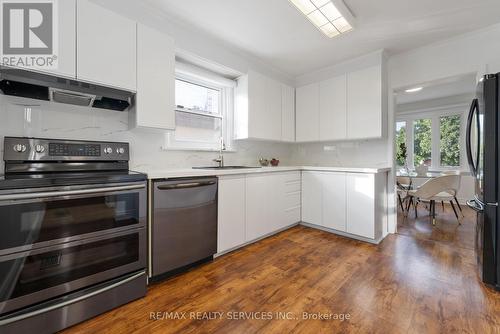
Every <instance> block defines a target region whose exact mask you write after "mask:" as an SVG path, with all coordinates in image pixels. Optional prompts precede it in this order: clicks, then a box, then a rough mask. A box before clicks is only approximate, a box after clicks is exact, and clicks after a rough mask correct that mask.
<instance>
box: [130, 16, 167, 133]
mask: <svg viewBox="0 0 500 334" xmlns="http://www.w3.org/2000/svg"><path fill="white" fill-rule="evenodd" d="M135 126H136V127H146V128H157V129H164V130H172V129H175V49H174V40H173V39H172V38H170V37H169V36H167V35H165V34H163V33H161V32H159V31H157V30H155V29H152V28H149V27H147V26H144V25H142V24H137V94H136V103H135Z"/></svg>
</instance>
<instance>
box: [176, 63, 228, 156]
mask: <svg viewBox="0 0 500 334" xmlns="http://www.w3.org/2000/svg"><path fill="white" fill-rule="evenodd" d="M234 85H235V82H234V81H233V80H230V79H227V78H225V77H222V76H219V75H217V74H215V73H211V72H209V71H203V70H199V69H198V68H196V67H192V68H190V67H188V66H186V65H182V66H178V68H177V69H176V79H175V104H176V107H175V124H176V127H175V130H174V131H169V132H167V135H166V148H167V149H174V150H202V151H212V150H219V149H220V147H221V145H222V146H223V147H224V149H226V150H228V149H231V146H232V145H231V138H232V131H233V130H232V128H233V126H232V120H233V105H234V104H233V99H234V97H233V89H234Z"/></svg>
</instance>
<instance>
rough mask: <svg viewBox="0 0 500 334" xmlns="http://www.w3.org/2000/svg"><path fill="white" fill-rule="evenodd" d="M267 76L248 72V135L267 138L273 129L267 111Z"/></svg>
mask: <svg viewBox="0 0 500 334" xmlns="http://www.w3.org/2000/svg"><path fill="white" fill-rule="evenodd" d="M267 96H268V92H267V78H266V77H265V76H264V75H262V74H260V73H257V72H253V71H250V72H249V73H248V137H250V138H259V139H265V138H266V136H267V135H268V134H269V133H270V132H271V131H272V126H271V124H270V123H269V121H268V115H267V114H266V113H267V108H268V107H267Z"/></svg>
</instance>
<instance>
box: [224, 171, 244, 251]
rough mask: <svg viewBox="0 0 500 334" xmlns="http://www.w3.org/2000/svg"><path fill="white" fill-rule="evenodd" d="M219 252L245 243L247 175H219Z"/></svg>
mask: <svg viewBox="0 0 500 334" xmlns="http://www.w3.org/2000/svg"><path fill="white" fill-rule="evenodd" d="M218 194H219V195H218V196H219V198H218V218H217V219H218V231H217V252H218V253H221V252H225V251H227V250H229V249H231V248H235V247H237V246H239V245H242V244H244V243H245V175H236V176H221V177H219V190H218Z"/></svg>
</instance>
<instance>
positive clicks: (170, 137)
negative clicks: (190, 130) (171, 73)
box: [163, 66, 234, 152]
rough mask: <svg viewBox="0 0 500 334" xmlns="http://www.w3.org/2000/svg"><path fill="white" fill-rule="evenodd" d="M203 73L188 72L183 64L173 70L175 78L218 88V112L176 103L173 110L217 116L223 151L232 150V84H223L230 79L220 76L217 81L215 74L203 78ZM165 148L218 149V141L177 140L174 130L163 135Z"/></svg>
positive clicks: (183, 149)
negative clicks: (203, 110)
mask: <svg viewBox="0 0 500 334" xmlns="http://www.w3.org/2000/svg"><path fill="white" fill-rule="evenodd" d="M202 76H203V74H199V71H196V70H195V71H193V73H189V71H186V70H185V66H182V68H181V70H177V68H176V71H175V80H181V81H185V82H187V83H191V84H194V85H198V86H202V87H206V88H209V89H214V90H218V91H219V92H220V97H219V109H220V113H219V114H209V113H203V112H200V111H196V110H192V109H187V108H178V107H177V104H176V105H175V109H174V112H175V113H176V114H177V113H178V112H183V113H188V114H193V115H201V116H203V117H210V118H218V119H221V121H222V128H221V136H222V138H223V141H224V151H229V152H234V145H233V140H232V138H233V135H232V134H233V131H234V130H233V118H234V86H231V85H229V84H225V81H226V82H227V81H231V80H229V79H226V78H224V77H222V76H220V78H221V80H220V81H221V82H220V83H218V82H217V80H214V79H213V78H214V77H215V78H216V77H217V75H216V74H210V77H208V76H207V78H206V79H205V80H204V79H203V78H202ZM163 148H164V149H165V150H179V151H219V150H220V143H210V142H206V141H202V140H200V141H197V140H178V139H177V138H176V137H175V130H170V131H167V133H166V135H165V146H164V147H163Z"/></svg>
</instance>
